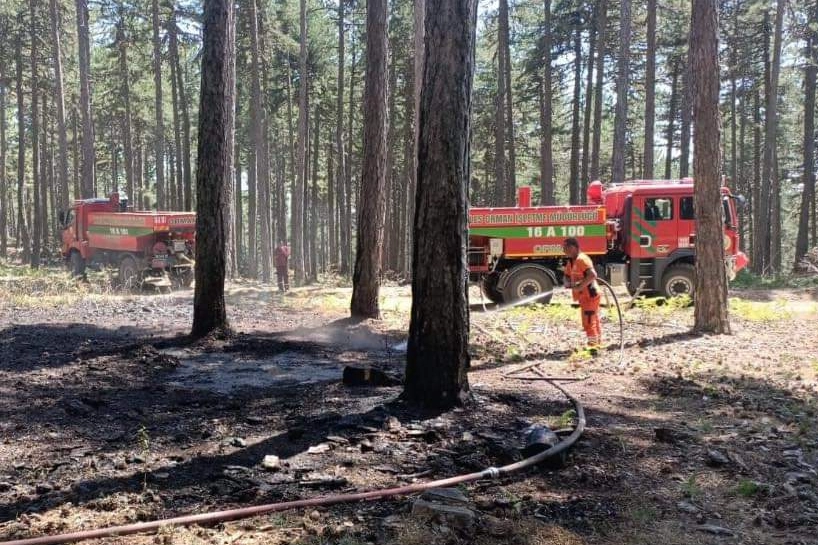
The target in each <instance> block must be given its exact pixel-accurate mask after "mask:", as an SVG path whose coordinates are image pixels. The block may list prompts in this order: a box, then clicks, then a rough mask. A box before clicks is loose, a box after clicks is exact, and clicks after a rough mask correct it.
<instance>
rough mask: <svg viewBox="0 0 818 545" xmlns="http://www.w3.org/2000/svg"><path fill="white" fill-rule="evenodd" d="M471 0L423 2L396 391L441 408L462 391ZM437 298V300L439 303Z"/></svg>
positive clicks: (465, 365)
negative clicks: (408, 262) (410, 245)
mask: <svg viewBox="0 0 818 545" xmlns="http://www.w3.org/2000/svg"><path fill="white" fill-rule="evenodd" d="M476 18H477V2H476V0H439V1H430V2H429V3H428V5H427V10H426V36H427V38H426V43H427V44H428V47H427V48H426V52H425V57H426V61H425V62H426V66H428V67H435V69H434V70H432V69H429V70H426V71H424V77H423V94H422V100H421V109H420V150H419V156H418V187H417V206H416V214H415V226H414V230H415V248H414V264H413V272H412V311H411V321H410V324H409V341H408V349H407V355H406V379H405V383H404V391H403V397H404V398H405V399H406V400H408V401H409V402H411V403H415V404H418V405H421V406H424V407H439V408H445V407H450V406H452V405H455V404H458V403H461V402H463V401H464V400H465V398H466V396H467V395H468V390H469V383H468V377H467V375H466V369H467V368H468V366H469V361H470V360H469V351H468V348H469V305H468V291H467V282H466V280H467V277H468V274H467V262H466V249H467V246H468V200H467V197H468V188H469V179H470V166H469V134H470V110H471V88H472V77H473V73H474V48H475V26H476ZM442 301H445V302H446V303H445V304H441V302H442Z"/></svg>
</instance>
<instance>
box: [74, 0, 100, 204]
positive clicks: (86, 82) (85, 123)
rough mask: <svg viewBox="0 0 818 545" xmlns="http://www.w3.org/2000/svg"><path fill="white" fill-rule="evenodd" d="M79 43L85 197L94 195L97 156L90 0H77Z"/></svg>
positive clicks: (82, 180) (83, 185) (83, 191)
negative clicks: (92, 86) (93, 109)
mask: <svg viewBox="0 0 818 545" xmlns="http://www.w3.org/2000/svg"><path fill="white" fill-rule="evenodd" d="M76 6H77V45H78V50H79V72H80V113H81V114H82V176H81V178H80V187H81V193H82V195H81V196H82V198H83V199H90V198H91V197H93V196H94V193H95V191H94V188H95V187H96V183H95V180H94V177H95V175H96V172H95V171H96V164H95V163H96V158H95V151H94V126H93V121H92V117H91V83H90V78H91V46H90V43H89V36H88V33H89V29H88V0H76Z"/></svg>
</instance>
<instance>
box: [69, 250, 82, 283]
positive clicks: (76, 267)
mask: <svg viewBox="0 0 818 545" xmlns="http://www.w3.org/2000/svg"><path fill="white" fill-rule="evenodd" d="M68 270H69V272H70V273H71V276H73V277H75V278H79V277H80V276H82V275H84V274H85V260H84V259H83V258H82V256H81V255H80V253H79V252H78V251H76V250H74V251H73V252H71V254H70V255H69V257H68Z"/></svg>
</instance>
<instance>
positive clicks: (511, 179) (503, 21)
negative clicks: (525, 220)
mask: <svg viewBox="0 0 818 545" xmlns="http://www.w3.org/2000/svg"><path fill="white" fill-rule="evenodd" d="M500 27H501V28H500V30H501V33H500V39H501V43H502V48H501V49H502V54H503V59H504V60H503V72H502V75H501V77H502V78H503V79H504V80H505V90H506V93H505V99H506V113H505V125H506V131H505V132H506V134H507V135H508V136H507V138H508V144H507V145H508V162H507V163H506V166H507V168H508V170H507V171H506V184H507V189H506V193H507V195H508V197H509V198H510V202H511V204H512V205H513V204H514V203H515V202H516V194H517V189H516V188H517V153H516V150H515V149H514V145H515V141H514V116H513V108H512V102H513V100H512V88H511V43H510V42H511V31H510V29H509V22H508V0H500Z"/></svg>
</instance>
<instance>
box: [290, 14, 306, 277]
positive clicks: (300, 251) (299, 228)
mask: <svg viewBox="0 0 818 545" xmlns="http://www.w3.org/2000/svg"><path fill="white" fill-rule="evenodd" d="M299 5H300V16H299V20H300V26H301V33H300V36H301V39H300V49H299V61H298V73H299V76H300V83H299V86H298V142H297V144H296V155H297V163H296V175H295V187H294V188H293V192H292V211H291V214H292V215H291V218H292V227H291V228H290V235H291V237H292V241H293V243H292V257H291V261H292V268H293V270H294V271H295V284H296V285H297V286H300V285H302V284H303V283H304V187H305V185H306V181H307V179H306V174H307V79H308V76H307V74H308V68H307V3H306V0H300V2H299Z"/></svg>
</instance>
